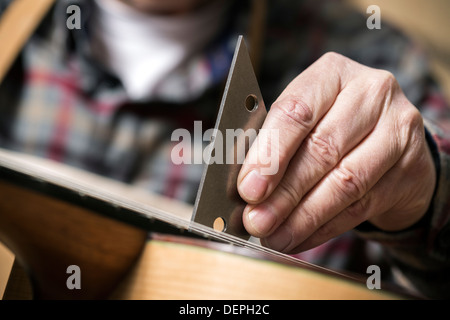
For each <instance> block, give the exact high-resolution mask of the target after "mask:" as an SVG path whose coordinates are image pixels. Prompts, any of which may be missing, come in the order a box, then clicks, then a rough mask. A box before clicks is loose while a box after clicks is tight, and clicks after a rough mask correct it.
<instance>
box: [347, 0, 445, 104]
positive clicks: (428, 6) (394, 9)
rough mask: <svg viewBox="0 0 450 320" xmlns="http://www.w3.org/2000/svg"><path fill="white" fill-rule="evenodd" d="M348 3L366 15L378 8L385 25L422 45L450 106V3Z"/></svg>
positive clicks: (385, 0) (423, 0)
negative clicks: (367, 12)
mask: <svg viewBox="0 0 450 320" xmlns="http://www.w3.org/2000/svg"><path fill="white" fill-rule="evenodd" d="M345 1H347V2H348V3H349V4H351V5H352V6H354V7H355V8H357V9H358V10H360V11H361V12H363V13H366V10H367V7H368V6H370V5H377V6H379V7H380V9H381V19H382V21H386V22H388V23H390V24H392V25H394V26H396V27H398V28H399V29H401V30H402V31H403V32H404V33H405V34H407V35H408V36H410V37H411V38H413V39H415V40H416V41H417V42H418V43H420V44H421V45H422V47H423V48H424V49H425V50H426V51H427V52H428V54H429V55H430V60H431V64H432V69H433V72H434V74H435V76H436V79H437V80H438V82H440V84H441V85H442V88H443V90H444V91H445V95H446V97H447V101H449V102H450V1H448V0H430V1H427V0H345ZM382 27H383V25H382Z"/></svg>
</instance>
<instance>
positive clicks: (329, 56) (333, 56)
mask: <svg viewBox="0 0 450 320" xmlns="http://www.w3.org/2000/svg"><path fill="white" fill-rule="evenodd" d="M346 59H347V58H346V57H345V56H343V55H341V54H339V53H337V52H334V51H329V52H326V53H324V54H323V55H322V56H321V57H320V59H319V60H320V61H321V62H322V63H325V64H329V63H331V64H333V65H334V64H339V63H341V62H342V61H344V60H346Z"/></svg>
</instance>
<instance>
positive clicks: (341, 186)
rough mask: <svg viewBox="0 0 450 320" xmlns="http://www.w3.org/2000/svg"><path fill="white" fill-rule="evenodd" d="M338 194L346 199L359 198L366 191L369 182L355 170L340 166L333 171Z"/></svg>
mask: <svg viewBox="0 0 450 320" xmlns="http://www.w3.org/2000/svg"><path fill="white" fill-rule="evenodd" d="M333 173H334V183H335V187H336V191H337V193H338V194H337V195H338V196H339V195H340V196H341V197H344V199H351V200H352V199H354V200H359V199H360V198H362V196H363V195H364V194H365V193H366V190H367V183H366V182H365V181H364V179H362V178H361V177H360V176H359V175H358V174H356V173H355V172H354V171H353V170H350V169H349V168H345V167H342V166H341V167H338V168H336V170H334V171H333Z"/></svg>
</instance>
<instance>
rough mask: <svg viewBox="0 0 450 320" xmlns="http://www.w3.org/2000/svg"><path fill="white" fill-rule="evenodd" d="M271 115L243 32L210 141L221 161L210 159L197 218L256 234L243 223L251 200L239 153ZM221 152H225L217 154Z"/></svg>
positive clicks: (229, 230) (203, 222)
mask: <svg viewBox="0 0 450 320" xmlns="http://www.w3.org/2000/svg"><path fill="white" fill-rule="evenodd" d="M266 115H267V111H266V107H265V105H264V101H263V98H262V95H261V92H260V89H259V86H258V82H257V80H256V76H255V73H254V70H253V66H252V62H251V60H250V56H249V54H248V51H247V47H246V45H245V42H244V39H243V37H242V36H240V37H239V39H238V42H237V46H236V49H235V52H234V57H233V61H232V63H231V68H230V71H229V74H228V79H227V83H226V86H225V90H224V94H223V97H222V101H221V104H220V109H219V112H218V116H217V120H216V125H215V129H214V133H213V134H212V139H211V144H210V145H209V146H208V149H209V150H210V151H212V152H211V154H210V156H211V158H210V160H213V159H214V160H217V161H208V162H209V163H207V164H206V166H205V169H204V172H203V176H202V179H201V181H200V187H199V190H198V193H197V199H196V201H195V206H194V213H193V216H192V220H191V221H193V222H195V223H198V224H200V225H203V226H207V227H211V228H213V229H214V230H215V231H217V232H219V233H226V234H231V235H233V236H237V237H239V238H242V239H248V238H249V237H250V235H249V234H248V233H247V232H246V231H245V228H244V226H243V222H242V212H243V210H244V208H245V205H246V203H245V202H244V201H243V200H242V199H241V197H240V196H239V194H238V191H237V176H238V174H239V170H240V168H241V166H242V161H243V158H240V159H239V157H238V156H239V155H242V149H243V148H244V149H245V150H244V152H245V154H246V153H247V151H248V148H249V147H250V145H251V143H252V142H253V141H252V140H254V139H252V138H253V136H252V135H251V133H252V132H255V131H256V132H258V130H259V129H260V128H261V126H262V124H263V122H264V119H265V117H266ZM231 138H232V139H233V141H230V139H231ZM239 152H241V153H239ZM220 153H222V156H223V157H217V155H218V154H220ZM245 154H244V156H245ZM221 160H222V161H221ZM230 160H232V161H230ZM220 162H222V163H220Z"/></svg>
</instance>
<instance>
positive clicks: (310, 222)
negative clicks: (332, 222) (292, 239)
mask: <svg viewBox="0 0 450 320" xmlns="http://www.w3.org/2000/svg"><path fill="white" fill-rule="evenodd" d="M301 215H302V218H303V221H304V224H305V230H311V231H312V230H317V229H318V228H319V227H320V225H321V223H320V221H319V218H318V215H317V214H316V213H315V212H314V211H311V210H309V209H306V208H302V209H301Z"/></svg>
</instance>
